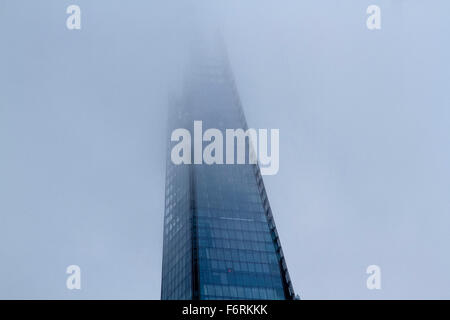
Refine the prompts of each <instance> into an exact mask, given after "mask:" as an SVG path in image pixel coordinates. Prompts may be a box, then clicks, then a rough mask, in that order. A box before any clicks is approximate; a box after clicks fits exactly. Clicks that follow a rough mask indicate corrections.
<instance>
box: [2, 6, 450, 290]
mask: <svg viewBox="0 0 450 320" xmlns="http://www.w3.org/2000/svg"><path fill="white" fill-rule="evenodd" d="M71 4H76V5H78V6H80V8H81V12H82V14H81V29H80V30H68V29H67V28H66V19H67V16H68V15H67V14H66V8H67V7H68V6H69V5H71ZM371 4H377V5H379V6H380V8H381V12H382V13H381V14H382V20H381V21H382V28H381V29H380V30H377V31H371V30H368V29H367V27H366V19H367V14H366V8H367V7H368V6H369V5H371ZM448 9H450V4H449V3H448V2H447V1H444V0H434V1H426V2H425V1H419V0H410V1H399V0H376V1H372V0H371V1H365V0H348V1H338V0H319V1H317V0H316V1H312V0H309V1H289V0H286V1H281V2H280V1H266V0H261V1H255V0H247V1H236V0H228V1H200V0H199V1H195V0H191V1H173V0H172V1H144V0H139V1H138V0H133V1H119V0H108V1H107V0H96V1H88V0H72V1H65V0H64V1H61V0H42V1H24V0H3V1H1V2H0V41H1V45H0V261H1V263H0V298H1V299H159V298H160V284H161V258H162V239H163V235H162V231H163V215H164V183H165V182H164V178H165V172H164V170H165V158H166V151H167V149H166V148H167V143H168V137H167V132H166V120H167V115H166V110H167V107H168V101H169V99H170V97H171V96H173V95H176V94H177V93H178V92H179V91H180V90H181V86H182V81H183V77H184V72H185V70H186V64H187V63H188V61H189V54H190V53H191V52H192V51H191V49H192V47H193V46H194V47H195V46H196V41H197V40H196V39H197V37H198V36H199V35H201V34H205V33H218V34H221V35H222V37H223V39H224V42H225V45H226V48H227V54H228V57H229V60H230V64H231V68H232V71H233V73H234V78H235V80H236V84H237V89H238V91H239V94H240V98H241V101H242V104H243V108H244V112H245V114H246V117H247V121H248V124H249V127H252V128H266V129H272V128H275V129H279V130H280V166H279V171H278V173H277V174H276V175H274V176H265V177H264V182H265V185H266V189H267V193H268V197H269V200H270V203H271V207H272V211H273V215H274V218H275V221H276V224H277V228H278V232H279V234H280V238H281V243H282V246H283V251H284V254H285V256H286V260H287V265H288V269H289V273H290V276H291V278H292V282H293V285H294V289H295V291H296V292H297V293H298V294H299V295H300V296H301V298H302V299H441V298H446V299H449V298H450V291H449V289H448V288H449V287H450V276H449V275H448V272H447V270H448V269H449V267H450V258H449V255H448V252H449V250H450V235H449V232H448V225H449V224H450V202H449V197H448V195H449V194H450V183H449V181H450V140H449V137H450V126H449V123H450V108H449V105H450V98H449V95H448V92H449V90H450V81H449V80H450V66H449V63H448V57H449V56H450V46H449V44H448V41H447V38H448V35H449V34H450V22H449V21H448V18H447V16H446V13H447V12H448ZM72 264H75V265H79V266H80V268H81V270H82V271H81V272H82V288H81V290H67V288H66V279H67V276H68V275H67V274H66V268H67V266H69V265H72ZM370 265H378V266H379V267H380V269H381V275H382V278H381V279H382V280H381V281H382V289H381V290H368V289H367V287H366V279H367V277H368V274H367V273H366V268H367V267H368V266H370Z"/></svg>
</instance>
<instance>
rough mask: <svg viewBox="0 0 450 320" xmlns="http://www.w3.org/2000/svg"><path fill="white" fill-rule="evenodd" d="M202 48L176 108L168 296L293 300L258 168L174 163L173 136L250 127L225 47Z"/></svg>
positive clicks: (168, 208)
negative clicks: (181, 131) (198, 124)
mask: <svg viewBox="0 0 450 320" xmlns="http://www.w3.org/2000/svg"><path fill="white" fill-rule="evenodd" d="M195 50H196V51H195V52H196V53H195V54H194V55H193V57H192V61H191V63H190V64H189V67H188V68H187V70H186V81H185V82H184V88H183V90H182V93H181V94H180V95H179V96H178V97H177V98H176V99H172V101H171V102H170V108H169V109H170V110H169V121H168V130H169V145H168V149H167V160H166V161H167V165H166V190H165V192H166V204H165V215H164V245H163V264H162V285H161V298H162V299H163V300H166V299H192V300H198V299H201V300H207V299H294V291H293V288H292V284H291V281H290V278H289V274H288V270H287V266H286V261H285V258H284V255H283V251H282V249H281V244H280V239H279V237H278V233H277V229H276V227H275V222H274V219H273V216H272V210H271V208H270V205H269V201H268V199H267V194H266V190H265V188H264V183H263V179H262V177H261V173H260V169H259V167H258V165H255V164H233V165H231V164H229V165H227V164H212V165H208V164H179V165H176V164H174V163H173V162H172V161H171V150H172V147H173V145H174V144H175V143H174V142H171V141H170V136H171V132H173V130H175V129H177V128H185V129H188V130H189V131H190V133H191V136H192V137H193V136H194V133H193V123H194V121H198V120H201V121H202V122H203V127H204V128H205V129H206V128H217V129H219V130H221V131H222V132H223V133H224V136H225V129H237V128H242V129H244V130H247V124H246V120H245V117H244V113H243V109H242V107H241V103H240V100H239V96H238V93H237V90H236V86H235V83H234V80H233V76H232V73H231V70H230V67H229V64H228V60H227V57H226V54H225V48H224V46H223V45H221V43H220V42H217V43H216V44H214V45H211V43H208V44H207V45H204V46H200V45H199V46H198V47H197V48H196V49H195ZM246 146H247V147H248V146H249V142H248V140H247V141H246ZM191 154H192V155H193V154H194V151H193V150H192V152H191ZM235 154H236V153H235ZM247 159H248V154H247ZM246 163H248V162H246Z"/></svg>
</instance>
